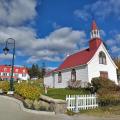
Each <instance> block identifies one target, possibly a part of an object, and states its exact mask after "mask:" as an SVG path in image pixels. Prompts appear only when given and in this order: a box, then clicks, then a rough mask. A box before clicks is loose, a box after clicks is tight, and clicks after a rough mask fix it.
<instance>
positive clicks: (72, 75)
mask: <svg viewBox="0 0 120 120" xmlns="http://www.w3.org/2000/svg"><path fill="white" fill-rule="evenodd" d="M71 80H72V81H75V80H76V70H75V69H72V72H71Z"/></svg>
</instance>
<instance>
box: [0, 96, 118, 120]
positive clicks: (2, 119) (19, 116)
mask: <svg viewBox="0 0 120 120" xmlns="http://www.w3.org/2000/svg"><path fill="white" fill-rule="evenodd" d="M0 120H120V118H119V117H116V118H114V117H113V118H95V117H91V116H84V115H79V116H78V115H75V116H72V117H70V116H67V115H39V114H34V113H28V112H24V111H22V110H21V108H20V106H19V104H18V103H16V102H14V101H11V100H8V99H5V98H3V97H1V96H0Z"/></svg>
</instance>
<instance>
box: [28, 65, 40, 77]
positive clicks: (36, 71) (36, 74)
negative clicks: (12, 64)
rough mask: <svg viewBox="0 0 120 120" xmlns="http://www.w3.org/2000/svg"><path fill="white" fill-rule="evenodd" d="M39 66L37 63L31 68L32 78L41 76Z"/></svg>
mask: <svg viewBox="0 0 120 120" xmlns="http://www.w3.org/2000/svg"><path fill="white" fill-rule="evenodd" d="M39 72H40V70H39V66H38V65H37V64H33V65H32V67H31V68H29V75H30V78H33V77H39Z"/></svg>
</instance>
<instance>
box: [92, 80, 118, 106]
mask: <svg viewBox="0 0 120 120" xmlns="http://www.w3.org/2000/svg"><path fill="white" fill-rule="evenodd" d="M91 83H92V85H93V87H94V89H95V92H97V94H98V99H99V104H100V105H101V106H106V105H117V104H120V87H119V86H117V85H116V84H115V83H114V82H113V81H111V80H109V79H105V78H93V79H92V81H91Z"/></svg>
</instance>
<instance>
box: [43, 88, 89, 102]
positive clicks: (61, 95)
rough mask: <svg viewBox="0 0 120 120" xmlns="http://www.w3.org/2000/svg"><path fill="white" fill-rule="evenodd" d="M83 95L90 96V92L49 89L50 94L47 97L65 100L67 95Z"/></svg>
mask: <svg viewBox="0 0 120 120" xmlns="http://www.w3.org/2000/svg"><path fill="white" fill-rule="evenodd" d="M82 94H89V91H87V90H85V89H69V88H50V89H48V93H47V94H45V95H47V96H49V97H52V98H55V99H63V100H65V98H66V95H82Z"/></svg>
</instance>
